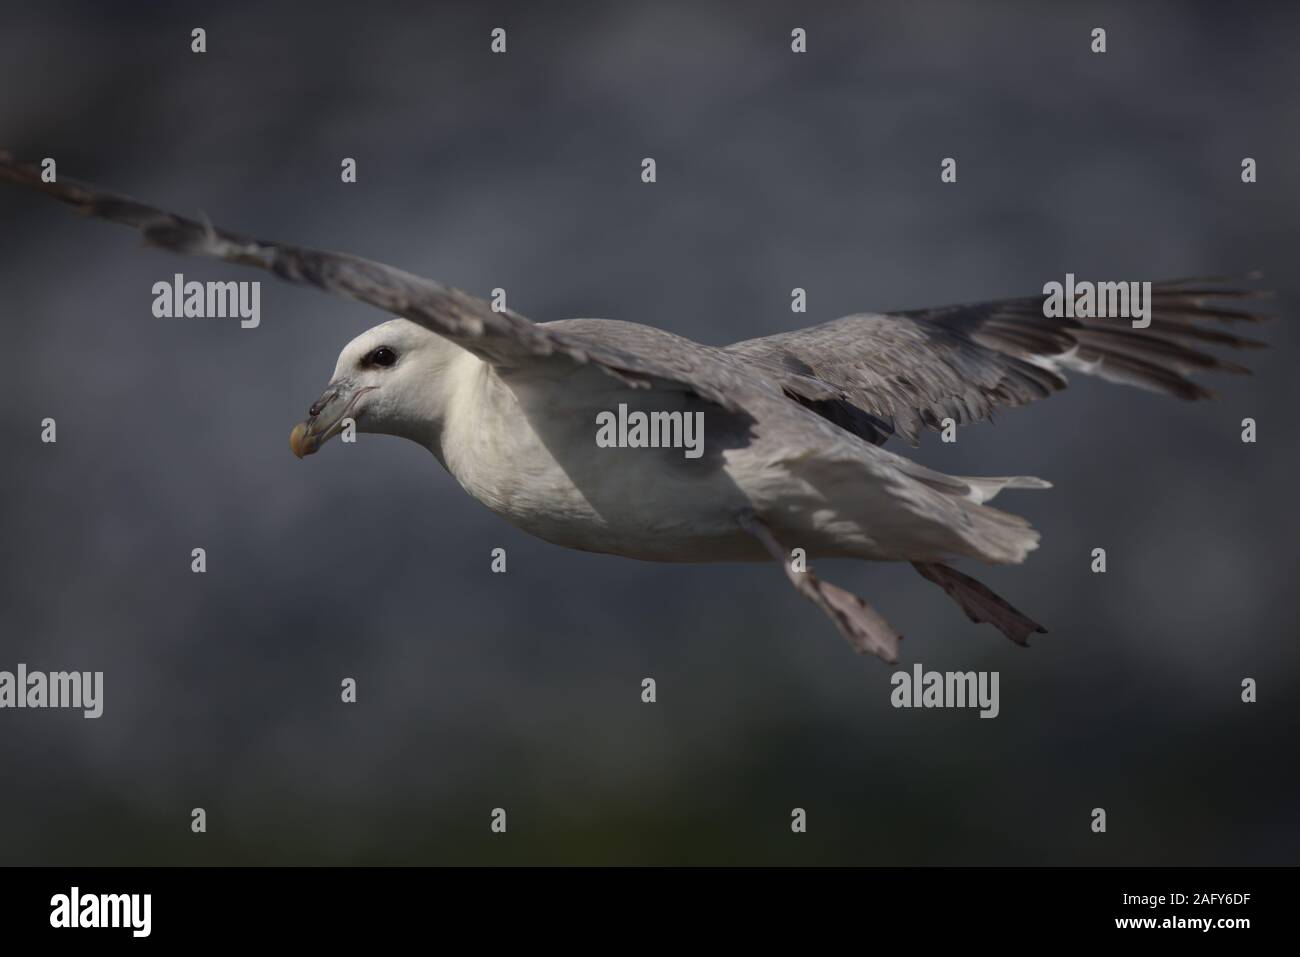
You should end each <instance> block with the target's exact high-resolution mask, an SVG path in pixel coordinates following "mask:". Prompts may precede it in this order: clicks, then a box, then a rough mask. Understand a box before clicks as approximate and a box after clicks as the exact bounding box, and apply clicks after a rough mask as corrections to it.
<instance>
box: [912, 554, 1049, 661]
mask: <svg viewBox="0 0 1300 957" xmlns="http://www.w3.org/2000/svg"><path fill="white" fill-rule="evenodd" d="M912 567H913V568H915V569H916V570H917V571H918V572H919V573H920V574H921V577H922V578H924V579H926V581H932V582H934V583H935V584H936V585H938V586H939V587H940V588H942V589H943V590H944V591H946V592H947V593H948V594H949V595H950V596H951V597H952V599H953V601H955V602H956V603H957V604H958V605H960V606H961V610H962V611H964V612H965V613H966V617H967V618H969V619H970V620H971V621H974V622H987V623H988V624H990V625H992V626H993V627H995V628H997V629H998V631H1000V632H1002V634H1004V635H1006V636H1007V637H1008V638H1010V639H1011V640H1012V641H1014V642H1015V643H1016V644H1018V645H1027V644H1029V636H1030V635H1032V634H1034V632H1042V633H1043V634H1046V633H1047V629H1046V628H1044V627H1043V626H1042V625H1040V624H1039V623H1038V622H1036V621H1034V620H1033V619H1032V618H1030V617H1029V616H1028V615H1026V614H1024V613H1023V612H1020V611H1018V610H1017V609H1016V608H1014V607H1012V605H1011V603H1010V602H1008V601H1007V600H1006V599H1004V598H1001V597H999V596H998V595H996V594H994V593H993V591H992V590H991V589H989V588H988V586H986V585H982V584H980V583H979V582H977V581H976V580H975V579H973V578H971V577H970V576H969V575H963V574H962V573H961V572H959V571H957V570H956V569H955V568H949V567H948V566H947V565H945V564H943V563H942V562H912Z"/></svg>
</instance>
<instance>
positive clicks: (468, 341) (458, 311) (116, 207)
mask: <svg viewBox="0 0 1300 957" xmlns="http://www.w3.org/2000/svg"><path fill="white" fill-rule="evenodd" d="M0 180H3V181H8V182H11V183H16V184H18V185H21V186H26V187H29V188H31V189H35V190H39V191H40V192H43V193H46V194H48V195H50V196H52V197H54V198H55V199H58V200H61V201H63V202H65V203H68V204H69V205H71V206H72V207H73V208H74V209H75V210H76V211H77V212H79V213H82V214H83V215H87V216H96V217H99V218H101V219H107V220H111V221H113V222H117V223H122V224H124V225H127V226H132V227H134V228H136V229H138V230H140V232H141V233H142V235H143V236H144V240H145V242H146V243H148V244H149V245H152V246H157V247H160V248H162V249H167V250H170V251H172V252H177V253H186V254H190V255H195V256H205V257H209V258H213V259H221V260H224V261H226V262H231V263H238V264H240V265H244V266H254V267H257V268H260V269H265V270H268V271H270V272H272V273H274V274H275V275H277V276H280V277H281V278H283V279H287V280H289V281H291V282H297V283H302V284H305V285H310V286H316V287H318V288H320V289H323V290H325V291H326V292H331V293H336V294H340V295H344V296H348V297H350V298H352V299H357V300H359V301H361V302H364V303H367V304H368V305H371V306H375V307H377V308H379V309H382V310H384V311H385V312H388V313H392V314H394V315H400V316H404V317H405V318H407V319H409V320H411V321H412V322H416V323H419V324H420V325H423V326H425V327H427V328H428V329H431V330H432V331H433V332H436V333H438V334H439V335H441V336H443V337H445V338H447V339H450V340H452V341H453V342H455V343H456V344H458V345H460V346H461V347H462V348H464V349H467V350H468V351H470V352H472V353H474V354H475V355H478V356H479V357H480V358H482V359H484V360H485V361H488V362H491V363H493V364H496V365H499V366H511V365H515V364H518V363H521V362H529V361H535V360H537V359H539V358H544V357H554V358H556V359H558V360H559V361H569V362H573V363H576V364H580V365H585V364H591V365H593V366H596V367H597V368H599V369H601V370H602V371H603V372H605V373H606V374H608V375H610V376H612V377H614V378H616V379H618V380H619V381H621V382H623V383H624V384H625V385H628V386H630V387H633V388H645V387H649V386H651V385H652V384H654V383H656V382H658V383H660V384H662V383H672V384H674V385H676V386H677V387H679V388H681V389H683V390H686V391H690V392H693V393H695V394H697V395H699V396H700V397H701V398H704V399H707V400H708V401H710V402H714V403H716V404H717V405H720V406H722V407H723V408H726V409H728V410H730V411H733V412H740V411H742V408H741V401H740V399H741V394H742V393H743V392H744V391H745V389H746V388H747V387H750V386H751V383H750V380H752V378H753V376H746V375H745V374H744V373H745V371H746V370H745V369H744V368H743V364H742V363H739V362H736V361H734V360H732V361H729V362H728V361H718V360H717V359H716V358H715V353H718V352H719V350H714V349H709V348H708V347H706V346H695V348H693V349H684V348H676V349H667V350H665V349H663V348H660V347H661V346H662V345H663V343H661V342H659V341H658V335H657V334H658V333H659V331H658V330H653V329H648V328H647V327H635V328H637V329H641V330H643V332H642V333H640V334H637V333H635V332H626V334H624V335H623V336H620V337H618V338H617V341H615V340H614V339H612V338H610V337H606V336H602V335H600V334H598V333H596V332H595V331H593V330H590V329H585V330H584V329H569V330H566V329H564V328H563V327H562V324H559V327H556V326H552V325H551V324H545V325H542V324H538V323H534V322H532V321H530V320H528V319H526V318H524V317H523V316H521V315H518V314H517V313H514V312H510V311H504V312H496V311H494V310H493V309H492V308H491V307H490V306H489V305H488V303H487V302H485V301H484V300H482V299H479V298H477V297H475V296H471V295H469V294H468V293H465V292H462V291H461V290H459V289H455V288H453V287H451V286H446V285H444V284H442V283H440V282H435V281H433V280H431V279H424V278H422V277H420V276H416V275H413V274H411V273H408V272H404V271H403V270H401V269H396V268H394V267H392V266H386V265H384V264H383V263H378V262H373V261H371V260H368V259H362V258H360V257H358V256H352V255H348V254H346V253H336V252H326V251H323V250H318V249H308V248H305V247H301V246H293V245H289V244H285V243H278V242H270V241H266V240H260V239H253V238H250V237H248V236H242V235H239V234H236V233H232V232H229V231H226V230H223V229H216V228H214V227H213V226H212V225H210V224H208V223H200V222H196V221H195V220H192V219H188V218H186V217H184V216H178V215H176V214H175V213H170V212H167V211H166V210H162V209H158V208H157V207H154V206H150V205H148V204H146V203H142V202H139V201H137V200H134V199H130V198H128V197H125V196H120V195H116V194H114V193H110V192H107V191H105V190H101V189H99V188H97V187H94V186H90V185H88V184H85V183H79V182H77V181H75V180H69V179H63V178H60V179H59V180H58V181H57V182H54V183H46V182H42V180H41V170H40V168H39V167H38V166H35V165H34V164H27V163H18V162H15V161H14V160H13V159H12V157H10V156H9V154H7V153H4V152H0ZM625 325H628V326H631V325H632V324H625ZM662 335H664V336H666V335H667V334H666V333H663V334H662ZM671 338H675V337H671ZM677 342H679V343H685V342H686V340H680V339H678V340H677ZM691 345H694V344H691Z"/></svg>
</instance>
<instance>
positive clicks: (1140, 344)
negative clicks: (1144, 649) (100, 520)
mask: <svg viewBox="0 0 1300 957" xmlns="http://www.w3.org/2000/svg"><path fill="white" fill-rule="evenodd" d="M0 179H2V180H8V181H11V182H14V183H18V184H20V185H24V186H27V187H30V188H32V189H35V190H39V191H41V192H45V193H48V194H50V195H52V196H54V197H55V198H57V199H60V200H62V201H64V202H66V203H69V204H71V205H72V206H74V207H75V208H76V209H77V210H79V211H80V212H83V213H87V214H90V215H95V216H100V217H103V218H106V219H110V220H114V221H116V222H120V223H124V224H126V225H129V226H133V227H135V228H138V229H140V230H141V231H142V232H143V234H144V236H145V238H146V240H147V241H148V242H151V243H153V244H155V245H158V246H162V247H164V248H167V249H171V250H174V251H176V252H184V253H191V254H196V255H201V256H208V257H213V258H217V259H221V260H225V261H227V262H232V263H238V264H241V265H246V266H254V267H258V268H262V269H267V270H270V271H271V272H273V273H275V274H276V275H279V276H281V277H282V278H285V279H288V280H291V281H296V282H301V283H305V284H309V285H314V286H317V287H320V288H322V289H324V290H326V291H329V292H333V293H337V294H340V295H345V296H349V297H351V298H354V299H359V300H361V301H363V302H365V303H368V304H369V305H372V306H374V307H376V308H378V309H380V310H383V311H384V312H387V313H389V314H390V315H392V314H397V315H400V316H403V317H405V318H402V319H396V320H392V321H389V322H386V323H384V324H382V325H379V326H376V327H375V328H373V329H370V330H368V331H367V332H365V333H363V334H362V335H361V336H358V337H357V338H356V339H355V340H353V341H352V342H351V343H349V344H348V345H347V346H346V347H345V348H344V349H343V351H342V353H341V354H340V356H339V360H338V364H337V366H336V367H335V370H334V376H333V377H332V379H331V381H330V383H329V385H328V386H327V387H326V390H325V393H324V394H323V395H322V396H321V397H320V399H318V400H317V401H316V402H315V403H313V404H312V406H311V409H310V413H309V418H308V419H307V420H306V421H305V422H302V423H300V424H299V425H298V426H296V427H295V428H294V430H293V433H292V435H291V437H290V442H291V445H292V447H293V450H294V452H295V454H297V455H299V456H300V457H301V456H303V455H308V454H311V453H314V452H315V451H317V450H318V449H319V448H320V447H321V446H322V445H323V444H324V443H325V442H327V441H328V440H329V439H330V438H331V437H333V436H334V435H336V434H338V433H339V432H340V431H341V430H342V429H343V428H344V427H345V426H344V423H345V422H347V421H348V420H354V421H355V423H356V426H357V429H358V430H359V431H362V432H379V433H388V434H392V435H398V436H402V437H404V438H407V439H411V440H413V441H415V442H418V443H420V444H421V445H424V446H425V447H426V448H428V449H429V450H430V451H431V452H433V453H434V454H435V455H436V456H437V457H438V458H439V459H440V460H441V461H442V463H443V464H444V465H445V466H446V468H447V469H448V471H449V472H450V473H451V474H452V475H453V476H455V478H456V479H457V481H459V482H460V484H461V485H462V486H463V487H464V488H465V490H466V491H467V492H468V493H469V494H470V495H472V496H473V497H474V498H476V499H477V500H479V501H480V502H482V503H483V504H484V505H486V506H487V507H488V508H490V509H491V510H492V511H494V512H496V513H497V514H498V515H500V516H501V517H503V518H504V519H506V520H507V521H509V522H511V523H512V524H514V525H516V526H518V527H519V528H522V529H524V530H525V531H527V532H529V533H531V534H533V535H536V536H537V537H539V538H542V539H545V540H547V541H550V542H554V543H555V544H557V545H562V546H565V547H568V548H575V549H582V550H584V551H591V552H603V553H608V554H613V555H620V556H624V557H628V558H637V559H646V560H653V561H671V562H703V561H750V560H759V559H763V558H771V559H774V560H776V561H778V562H780V563H781V566H782V567H783V569H784V571H785V573H786V576H787V577H788V578H789V580H790V582H791V583H792V584H793V585H794V587H795V588H796V589H797V590H798V591H799V592H800V593H801V594H802V595H804V596H805V597H806V598H808V599H810V600H812V601H813V602H814V603H816V604H817V605H818V606H819V607H821V608H822V610H823V611H825V612H826V613H827V615H828V616H829V617H830V618H831V620H832V621H833V622H834V623H835V625H836V627H837V628H839V630H840V631H841V633H842V634H843V635H844V636H845V637H846V638H847V639H848V640H849V642H850V643H851V644H852V645H853V646H854V647H855V648H857V649H858V650H859V651H864V652H870V653H873V654H877V655H879V656H880V657H882V658H884V659H886V660H888V661H895V660H896V659H897V653H898V641H899V638H900V636H899V635H898V634H897V632H895V631H894V630H893V629H892V628H891V627H890V626H889V625H888V623H887V622H885V621H884V619H882V618H881V617H880V616H879V615H878V614H876V612H875V611H874V610H873V609H872V608H871V607H870V606H869V605H867V604H866V602H864V601H863V600H862V599H860V598H858V597H857V596H855V595H852V594H851V593H849V592H847V591H844V590H843V589H840V588H838V587H836V586H834V585H831V584H830V583H827V582H824V581H822V580H821V579H819V578H818V577H817V576H816V575H814V574H813V572H812V570H811V568H810V567H808V566H807V564H806V562H807V560H808V559H811V558H816V557H818V556H831V557H851V558H860V559H870V560H880V561H908V562H911V563H912V564H913V565H914V566H915V568H916V569H917V571H918V572H919V573H920V574H921V575H922V576H923V577H925V578H926V579H927V580H929V581H931V582H934V583H935V584H937V585H939V586H940V587H942V588H943V590H944V591H945V592H946V593H947V594H948V595H950V596H951V597H952V598H953V599H954V600H955V601H956V602H957V603H958V604H959V605H960V606H961V608H962V610H963V611H965V612H966V614H967V615H968V616H969V617H970V618H971V619H972V620H974V621H980V622H989V623H991V624H993V625H995V626H996V627H997V628H999V629H1000V630H1001V631H1002V632H1003V633H1004V634H1006V635H1007V636H1008V637H1009V638H1011V639H1012V640H1013V641H1015V642H1017V643H1019V644H1024V643H1026V640H1027V639H1028V637H1029V635H1030V634H1032V633H1034V632H1038V631H1043V630H1044V629H1043V628H1042V626H1040V625H1038V624H1037V623H1036V622H1034V621H1033V620H1032V619H1030V618H1028V617H1027V616H1025V615H1023V614H1022V613H1021V612H1019V611H1017V610H1016V609H1014V608H1013V607H1012V606H1011V605H1010V604H1008V603H1007V602H1006V601H1004V600H1003V599H1001V598H999V597H998V596H997V595H995V594H993V593H992V592H991V591H989V590H988V589H987V588H986V587H984V586H983V585H981V584H980V583H979V582H977V581H975V580H974V579H972V578H969V577H968V576H966V575H964V574H962V573H960V572H958V571H956V570H955V569H953V568H950V567H949V566H947V565H946V564H945V563H944V562H945V560H946V559H948V558H951V557H954V556H958V557H969V558H975V559H978V560H981V561H985V562H990V563H997V564H1008V563H1010V564H1014V563H1018V562H1021V561H1023V560H1024V559H1025V556H1026V555H1027V554H1028V553H1029V552H1030V551H1032V550H1033V549H1034V548H1035V547H1036V545H1037V542H1038V533H1037V532H1036V531H1034V530H1033V529H1032V528H1031V527H1030V526H1029V524H1028V522H1026V521H1025V520H1024V519H1022V518H1019V517H1018V516H1015V515H1011V514H1008V513H1006V512H1003V511H1001V510H999V509H995V508H992V507H990V506H988V505H986V504H984V503H986V502H987V501H988V500H989V499H991V498H992V497H993V496H994V495H996V494H997V493H998V492H1000V491H1002V490H1003V489H1006V488H1045V487H1047V483H1046V482H1043V481H1042V480H1040V479H1033V478H1026V477H1011V478H967V477H958V476H951V475H944V474H942V473H940V472H936V471H933V470H931V469H928V468H925V467H924V466H921V465H919V464H917V463H915V462H912V461H910V460H908V459H906V458H904V457H902V456H900V455H896V454H894V453H893V452H891V451H888V450H886V449H884V448H882V447H881V446H882V445H883V444H884V443H885V442H886V441H888V440H889V439H890V438H891V437H893V436H898V437H901V438H902V439H905V440H907V441H909V442H912V443H913V444H915V443H916V442H917V440H918V438H919V435H920V433H921V432H922V431H923V430H925V429H938V428H941V427H944V428H953V427H955V426H957V425H964V424H967V423H970V422H976V421H980V420H983V419H987V418H989V417H990V416H991V415H992V413H993V411H994V410H995V409H997V408H999V407H1007V406H1018V405H1024V404H1026V403H1029V402H1033V401H1036V400H1038V399H1042V398H1045V397H1047V396H1048V395H1050V394H1052V393H1053V392H1055V391H1057V390H1059V389H1062V388H1064V387H1065V385H1066V380H1065V378H1064V375H1063V372H1064V371H1067V370H1068V371H1073V372H1081V373H1083V374H1085V375H1092V376H1097V377H1100V378H1102V379H1105V380H1108V381H1113V382H1119V383H1123V384H1127V385H1135V386H1139V387H1141V388H1145V389H1148V390H1151V391H1155V392H1160V393H1164V394H1167V395H1172V396H1175V397H1178V398H1182V399H1201V398H1209V397H1211V393H1210V392H1209V391H1208V390H1207V389H1205V388H1204V387H1203V386H1200V385H1199V384H1197V383H1196V382H1194V381H1192V379H1191V378H1190V375H1191V374H1193V373H1195V372H1199V371H1203V370H1218V371H1230V372H1244V371H1246V370H1245V369H1243V368H1242V367H1240V366H1237V365H1234V364H1232V363H1228V362H1224V361H1222V360H1220V359H1218V358H1217V357H1215V356H1213V355H1211V354H1209V353H1207V352H1205V351H1204V348H1205V347H1213V346H1217V347H1228V348H1238V349H1241V348H1250V347H1258V346H1260V345H1262V344H1261V343H1259V342H1255V341H1253V340H1249V339H1246V338H1243V337H1239V336H1237V335H1235V334H1231V333H1228V332H1225V331H1223V330H1221V329H1220V328H1217V324H1219V323H1233V322H1239V321H1251V320H1256V319H1261V318H1264V317H1263V316H1260V315H1258V314H1254V313H1251V312H1247V311H1242V310H1237V309H1229V308H1224V307H1222V306H1221V305H1218V304H1217V303H1216V302H1215V300H1220V299H1230V300H1235V301H1241V300H1244V299H1250V298H1255V297H1257V296H1259V295H1260V293H1258V292H1255V291H1252V290H1249V289H1240V288H1233V287H1225V286H1224V284H1223V283H1222V281H1220V280H1184V281H1180V282H1171V283H1155V284H1144V285H1146V286H1148V287H1149V288H1148V294H1147V295H1146V296H1145V307H1144V314H1143V317H1142V319H1143V323H1142V324H1141V325H1140V326H1138V325H1137V324H1136V323H1135V324H1134V325H1135V326H1136V328H1129V327H1128V326H1127V325H1126V324H1125V323H1124V322H1123V321H1122V320H1120V321H1116V320H1115V319H1114V318H1112V317H1092V316H1091V315H1083V316H1080V315H1079V314H1077V313H1076V314H1075V315H1073V316H1070V317H1069V318H1064V317H1060V316H1059V314H1058V313H1055V312H1052V311H1051V310H1049V309H1047V308H1046V306H1045V302H1046V298H1045V296H1031V297H1026V298H1020V299H1003V300H996V301H990V302H984V303H975V304H973V305H964V306H951V307H943V308H938V309H925V310H917V311H909V312H901V313H890V314H878V313H864V314H859V315H853V316H846V317H844V318H842V319H836V320H833V321H831V322H827V323H823V324H821V325H818V326H812V327H809V328H806V329H798V330H793V331H790V332H785V333H781V334H778V335H774V336H768V337H765V338H760V339H752V340H748V341H745V342H739V343H735V344H732V345H730V346H725V347H719V346H709V345H703V344H700V343H697V342H692V341H691V340H688V339H684V338H682V337H680V336H675V335H672V334H671V333H668V332H664V331H662V330H658V329H654V328H651V327H648V326H643V325H638V324H635V323H629V322H617V321H607V320H599V319H574V320H567V321H559V322H549V323H533V322H530V321H529V320H527V319H525V318H524V317H523V316H520V315H518V314H516V313H513V312H508V311H505V312H498V311H496V310H494V309H492V308H491V307H489V306H488V304H487V303H486V302H484V301H483V300H481V299H476V298H474V297H473V296H470V295H467V294H466V293H463V292H461V291H459V290H457V289H453V288H451V287H448V286H445V285H443V284H441V283H438V282H434V281H432V280H427V279H422V278H420V277H418V276H413V275H411V274H409V273H405V272H402V271H401V270H398V269H394V268H392V267H389V266H384V265H382V264H380V263H375V262H371V261H368V260H364V259H359V258H356V257H353V256H348V255H345V254H341V253H329V252H322V251H319V250H313V249H307V248H302V247H296V246H290V245H285V244H282V243H274V242H265V241H261V240H255V239H251V238H249V237H246V236H239V235H236V234H232V233H229V232H225V231H222V230H217V229H215V228H213V227H212V226H211V225H209V224H207V223H198V222H195V221H194V220H191V219H186V218H184V217H180V216H176V215H174V214H172V213H168V212H165V211H163V210H160V209H157V208H155V207H152V206H149V205H147V204H144V203H140V202H137V201H135V200H132V199H128V198H126V197H121V196H115V195H113V194H111V193H106V192H104V191H102V190H99V189H96V188H95V187H91V186H86V185H83V184H80V183H77V182H75V181H71V180H67V179H64V178H60V179H59V180H58V181H57V182H46V181H45V180H44V179H43V178H42V175H41V170H40V169H39V168H38V167H36V166H34V165H31V164H20V163H16V162H14V161H13V160H12V159H10V158H9V157H8V156H7V155H5V154H2V153H0ZM615 409H619V410H620V414H622V413H623V412H626V411H629V410H630V412H631V413H633V414H635V413H645V414H646V415H657V416H663V417H665V418H671V417H674V416H676V417H678V418H680V420H681V421H682V422H683V423H684V422H686V421H688V420H689V421H690V422H692V423H695V422H697V421H698V422H701V423H702V428H701V430H700V432H699V434H700V435H702V440H703V444H702V446H700V447H699V449H698V450H696V451H698V454H694V452H692V454H689V455H686V454H683V450H682V449H681V448H674V447H668V448H665V447H627V446H630V445H633V444H634V443H621V444H615V445H614V446H611V445H610V443H608V442H601V441H598V432H597V429H598V421H599V417H601V416H602V415H605V416H607V415H609V414H611V413H612V412H613V411H614V410H615Z"/></svg>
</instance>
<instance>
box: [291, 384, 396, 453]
mask: <svg viewBox="0 0 1300 957" xmlns="http://www.w3.org/2000/svg"><path fill="white" fill-rule="evenodd" d="M374 388H375V386H372V385H369V386H361V387H358V386H357V384H356V383H355V382H353V381H352V380H350V379H339V380H336V381H334V382H331V383H330V384H329V385H328V386H326V387H325V392H324V394H323V395H322V396H321V397H320V398H319V399H317V400H316V401H315V402H313V403H312V404H311V408H310V409H308V410H307V415H308V418H307V419H306V421H303V422H299V423H298V424H297V425H295V426H294V427H293V431H292V432H290V433H289V448H291V449H293V454H294V455H296V456H298V458H302V457H303V456H304V455H311V454H313V453H314V452H317V451H319V450H320V447H321V446H322V445H324V444H325V443H326V442H328V441H329V440H330V439H332V438H333V437H334V436H336V435H338V434H339V433H340V432H342V431H343V427H344V424H345V422H344V420H345V419H347V418H348V416H349V415H351V414H352V410H353V408H354V407H355V406H356V404H357V400H358V399H360V398H361V397H362V396H363V395H365V394H366V393H367V392H370V391H371V390H373V389H374Z"/></svg>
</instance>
